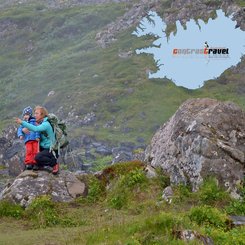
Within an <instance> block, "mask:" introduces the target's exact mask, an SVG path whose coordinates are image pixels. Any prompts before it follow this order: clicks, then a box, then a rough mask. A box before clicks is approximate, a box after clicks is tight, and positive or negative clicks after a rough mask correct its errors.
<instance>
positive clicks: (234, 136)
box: [145, 99, 245, 197]
mask: <svg viewBox="0 0 245 245" xmlns="http://www.w3.org/2000/svg"><path fill="white" fill-rule="evenodd" d="M244 153H245V113H244V111H242V110H241V109H240V108H239V107H238V106H236V105H235V104H233V103H230V102H226V103H224V102H219V101H217V100H213V99H190V100H187V101H186V102H185V103H183V104H182V105H181V106H180V108H179V109H178V110H177V112H176V113H175V114H174V115H173V116H172V117H171V118H170V119H169V121H168V122H166V123H165V124H164V125H163V126H162V127H161V128H160V129H159V130H158V131H157V132H156V134H155V135H154V136H153V139H152V141H151V144H150V146H149V147H148V148H147V149H146V151H145V155H146V158H145V161H146V162H148V163H149V164H151V165H152V166H153V167H157V166H160V167H161V168H162V169H163V170H164V172H165V173H167V174H168V175H169V176H170V181H171V183H172V184H180V183H183V184H187V183H190V184H191V186H192V190H193V191H196V190H198V188H199V186H200V184H201V183H202V182H203V179H204V178H206V177H208V176H215V177H216V178H217V180H218V181H219V184H220V185H221V186H223V187H224V188H225V189H226V190H227V191H229V192H230V193H231V194H232V195H233V196H237V197H239V192H238V190H237V187H236V186H237V183H242V182H243V179H244V170H245V160H244Z"/></svg>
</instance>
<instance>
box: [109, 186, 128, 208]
mask: <svg viewBox="0 0 245 245" xmlns="http://www.w3.org/2000/svg"><path fill="white" fill-rule="evenodd" d="M128 196H129V194H128V192H127V191H126V190H124V191H122V192H119V193H118V192H116V193H113V194H112V195H111V197H109V199H108V202H109V205H110V206H111V207H112V208H115V209H121V208H122V207H123V206H126V205H127V203H128Z"/></svg>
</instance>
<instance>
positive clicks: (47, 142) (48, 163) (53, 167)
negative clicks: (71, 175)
mask: <svg viewBox="0 0 245 245" xmlns="http://www.w3.org/2000/svg"><path fill="white" fill-rule="evenodd" d="M34 116H35V118H36V121H37V123H38V124H39V125H32V124H30V123H28V122H26V121H23V120H21V119H20V118H15V122H16V123H18V124H20V125H22V126H23V127H25V128H27V129H29V130H30V131H33V132H40V133H41V138H40V151H39V152H38V153H37V154H36V156H35V160H36V163H37V164H36V166H37V167H36V168H34V169H33V170H48V171H52V173H53V174H57V173H58V172H59V164H58V163H57V158H58V151H56V150H53V151H50V149H51V147H52V145H53V144H54V143H55V135H54V131H53V128H52V126H51V124H50V123H49V121H48V117H47V116H48V111H47V109H46V108H44V107H42V106H36V107H35V109H34Z"/></svg>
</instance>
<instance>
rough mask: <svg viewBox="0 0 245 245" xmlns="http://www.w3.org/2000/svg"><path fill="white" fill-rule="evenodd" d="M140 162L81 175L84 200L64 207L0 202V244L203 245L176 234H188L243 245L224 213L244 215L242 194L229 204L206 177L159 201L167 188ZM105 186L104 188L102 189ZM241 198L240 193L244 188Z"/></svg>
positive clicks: (39, 201) (223, 244)
mask: <svg viewBox="0 0 245 245" xmlns="http://www.w3.org/2000/svg"><path fill="white" fill-rule="evenodd" d="M142 167H143V165H142V164H141V163H140V162H128V163H121V164H116V165H113V166H112V167H109V168H107V169H105V170H104V178H102V180H101V181H99V180H98V179H96V178H95V177H93V176H89V175H88V176H87V177H86V178H85V177H83V181H86V182H87V183H88V185H89V191H88V196H87V197H86V198H84V197H79V198H78V199H77V200H76V201H74V202H72V203H69V204H64V203H63V204H61V203H53V202H52V201H51V200H50V198H49V197H48V196H43V197H40V198H38V199H36V200H35V201H34V202H33V203H32V204H31V205H30V206H29V207H28V208H27V209H26V210H23V209H22V208H20V207H19V206H18V205H10V204H8V203H6V202H3V201H2V202H0V221H1V222H0V244H6V245H19V244H22V245H33V244H39V245H44V244H45V245H47V244H50V245H51V244H52V245H63V244H69V245H70V244H74V245H78V244H81V245H83V244H87V245H88V244H96V245H98V244H101V245H102V244H106V245H110V244H111V245H115V244H128V245H146V244H156V245H157V244H159V245H160V244H161V245H162V244H175V245H177V244H178V245H180V244H204V243H203V242H201V240H198V239H196V240H193V241H191V242H190V243H187V242H186V241H183V240H180V239H178V236H177V234H178V231H183V230H192V231H195V232H196V233H197V234H199V235H198V236H197V237H199V239H201V238H202V237H209V238H210V239H212V240H213V241H214V244H219V245H228V244H244V239H245V237H244V235H245V232H244V231H245V230H244V226H240V227H239V226H238V227H233V226H232V222H231V220H230V217H229V215H244V214H245V209H244V207H245V206H244V201H245V200H244V196H243V199H241V200H240V201H238V200H233V199H231V198H230V197H229V195H228V194H227V192H224V190H222V189H221V188H220V187H218V186H217V181H216V180H214V179H207V180H206V181H205V182H204V184H203V186H202V187H201V188H200V190H199V191H198V192H196V193H192V192H190V187H188V186H187V187H184V186H176V187H174V195H173V196H172V198H171V199H172V200H171V202H166V201H163V200H162V198H161V196H162V190H163V188H164V187H166V186H167V185H168V184H169V180H168V178H167V177H166V176H164V175H162V174H161V173H160V171H159V175H158V177H156V178H154V179H147V178H146V176H145V174H144V172H143V170H142ZM106 186H107V187H106ZM243 194H245V193H244V190H243Z"/></svg>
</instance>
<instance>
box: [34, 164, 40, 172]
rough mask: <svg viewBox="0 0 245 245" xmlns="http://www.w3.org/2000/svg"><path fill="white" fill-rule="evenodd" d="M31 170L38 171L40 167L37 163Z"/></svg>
mask: <svg viewBox="0 0 245 245" xmlns="http://www.w3.org/2000/svg"><path fill="white" fill-rule="evenodd" d="M32 170H33V171H38V170H40V167H38V166H37V165H34V166H33V168H32Z"/></svg>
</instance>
